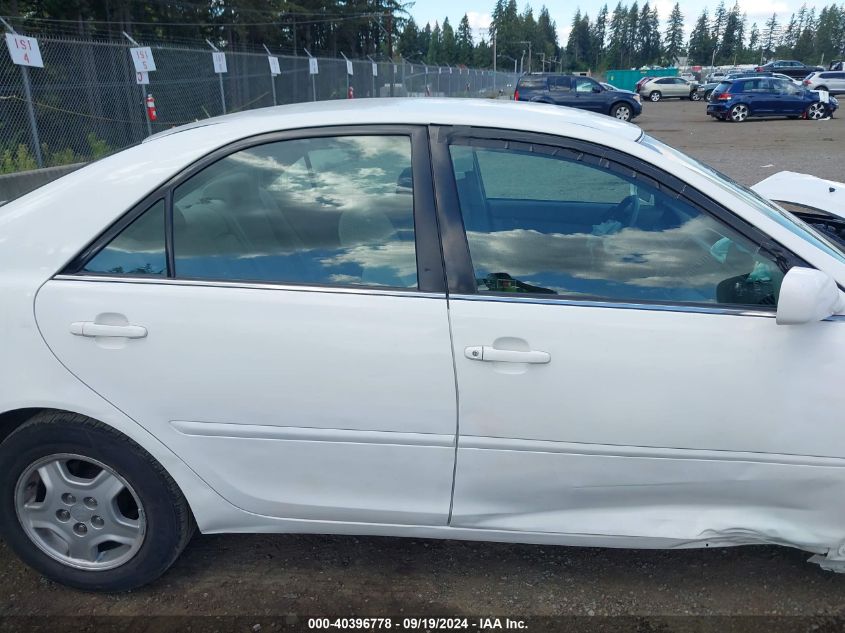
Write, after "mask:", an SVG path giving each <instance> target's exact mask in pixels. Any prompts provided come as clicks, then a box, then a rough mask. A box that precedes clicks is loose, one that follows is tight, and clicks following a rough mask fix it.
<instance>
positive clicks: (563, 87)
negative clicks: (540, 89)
mask: <svg viewBox="0 0 845 633" xmlns="http://www.w3.org/2000/svg"><path fill="white" fill-rule="evenodd" d="M549 89H550V90H554V91H555V92H570V91H571V90H572V79H571V78H570V77H549Z"/></svg>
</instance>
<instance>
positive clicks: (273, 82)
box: [261, 44, 278, 105]
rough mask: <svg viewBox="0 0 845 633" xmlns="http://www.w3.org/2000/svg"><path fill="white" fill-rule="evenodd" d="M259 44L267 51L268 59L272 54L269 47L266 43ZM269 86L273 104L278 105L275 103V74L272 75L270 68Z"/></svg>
mask: <svg viewBox="0 0 845 633" xmlns="http://www.w3.org/2000/svg"><path fill="white" fill-rule="evenodd" d="M261 46H263V47H264V50H265V51H267V58H268V59H269V58H270V57H272V56H273V55H272V54H271V53H270V49H269V48H267V45H266V44H262V45H261ZM267 63H268V64H269V63H270V62H269V61H268V62H267ZM270 87H271V88H272V89H273V105H278V104H277V103H276V76H275V75H273V70H272V69H271V70H270Z"/></svg>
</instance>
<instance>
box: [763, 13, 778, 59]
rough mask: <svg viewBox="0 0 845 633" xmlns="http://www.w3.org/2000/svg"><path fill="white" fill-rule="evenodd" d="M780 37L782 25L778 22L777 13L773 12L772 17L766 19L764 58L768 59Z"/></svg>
mask: <svg viewBox="0 0 845 633" xmlns="http://www.w3.org/2000/svg"><path fill="white" fill-rule="evenodd" d="M779 37H780V25H779V24H778V16H777V13H772V17H771V18H769V20H767V21H766V30H765V31H763V51H762V55H761V57H762V59H763V60H765V59H768V58H769V56H771V55H772V53H774V52H775V48H776V47H777V45H778V39H779Z"/></svg>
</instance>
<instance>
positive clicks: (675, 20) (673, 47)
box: [664, 2, 684, 64]
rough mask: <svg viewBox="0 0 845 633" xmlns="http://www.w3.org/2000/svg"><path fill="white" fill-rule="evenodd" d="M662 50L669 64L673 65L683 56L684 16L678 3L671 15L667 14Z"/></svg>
mask: <svg viewBox="0 0 845 633" xmlns="http://www.w3.org/2000/svg"><path fill="white" fill-rule="evenodd" d="M664 49H665V54H666V60H667V61H668V62H669V64H674V63H675V60H676V59H677V58H678V57H681V56H682V55H683V54H684V14H683V13H681V5H680V3H679V2H676V3H675V6H674V7H672V13H670V14H669V22H668V24H667V26H666V39H665V40H664Z"/></svg>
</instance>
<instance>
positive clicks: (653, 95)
mask: <svg viewBox="0 0 845 633" xmlns="http://www.w3.org/2000/svg"><path fill="white" fill-rule="evenodd" d="M697 88H698V82H697V81H689V80H687V79H684V78H682V77H655V78H654V79H651V80H650V81H647V82H645V83H644V84H643V85H641V86H640V90H639V93H640V96H642V97H643V98H647V99H649V100H651V101H655V102H656V101H660V100H661V99H668V98H680V99H692V100H693V101H699V100H700V99H701V95H699V94H698V92H697Z"/></svg>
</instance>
